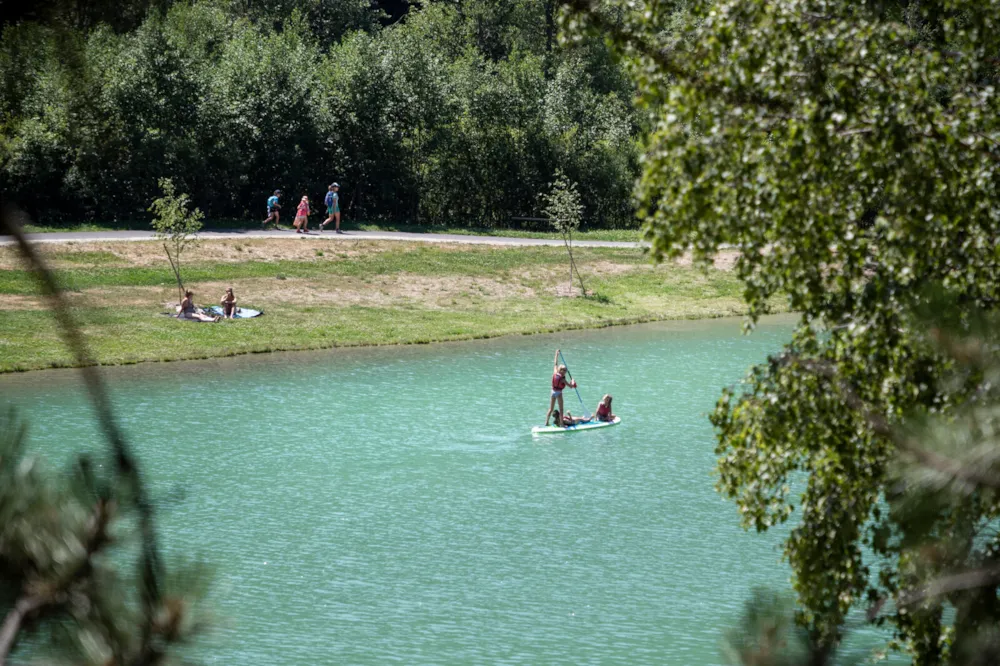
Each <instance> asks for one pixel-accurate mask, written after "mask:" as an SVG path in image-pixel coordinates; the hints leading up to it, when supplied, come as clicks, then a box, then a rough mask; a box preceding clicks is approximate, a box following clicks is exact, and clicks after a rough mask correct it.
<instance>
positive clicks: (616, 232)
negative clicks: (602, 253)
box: [25, 216, 640, 242]
mask: <svg viewBox="0 0 1000 666" xmlns="http://www.w3.org/2000/svg"><path fill="white" fill-rule="evenodd" d="M320 218H322V216H320ZM282 219H283V220H284V218H282ZM319 221H322V220H321V219H320V220H319ZM284 222H285V223H284V226H285V227H286V228H287V227H288V225H289V224H290V222H291V220H284ZM310 223H311V225H312V227H313V228H315V226H316V224H317V222H316V220H315V219H311V220H310ZM259 227H260V225H257V224H254V223H253V221H251V220H209V221H207V222H205V228H206V229H258V228H259ZM341 227H342V228H343V229H344V230H346V231H406V232H410V233H416V234H456V235H461V236H507V237H510V238H549V239H561V238H562V237H561V236H560V235H559V234H558V233H556V232H554V231H534V230H526V229H518V228H510V229H496V228H491V229H485V228H478V227H441V226H432V225H426V224H394V223H391V222H379V223H375V222H344V223H343V224H342V225H341ZM149 229H150V226H149V222H145V221H137V222H93V223H91V222H88V223H77V224H66V225H62V226H51V225H34V224H29V225H27V226H26V227H25V230H26V231H28V232H29V233H34V234H42V233H56V232H60V233H61V232H68V231H129V230H142V231H149ZM573 238H574V239H575V240H599V241H623V242H635V241H638V240H639V239H640V234H639V231H638V230H637V229H591V230H587V231H581V232H578V233H576V234H573Z"/></svg>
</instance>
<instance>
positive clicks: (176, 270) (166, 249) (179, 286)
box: [163, 243, 184, 304]
mask: <svg viewBox="0 0 1000 666" xmlns="http://www.w3.org/2000/svg"><path fill="white" fill-rule="evenodd" d="M163 251H164V252H166V253H167V261H169V262H170V269H171V270H172V271H173V272H174V277H175V278H176V279H177V291H178V293H180V296H181V297H180V300H179V301H177V303H178V304H180V302H181V301H183V300H184V283H183V282H181V261H180V257H178V258H177V263H176V264H175V263H174V258H173V257H172V256H170V248H169V247H167V244H166V243H164V244H163Z"/></svg>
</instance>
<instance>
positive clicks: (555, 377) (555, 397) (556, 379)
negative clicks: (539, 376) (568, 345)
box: [545, 349, 576, 425]
mask: <svg viewBox="0 0 1000 666" xmlns="http://www.w3.org/2000/svg"><path fill="white" fill-rule="evenodd" d="M567 386H569V387H570V388H576V382H575V381H572V380H570V381H569V382H568V383H567V382H566V366H565V365H560V364H559V350H558V349H557V350H556V360H555V366H554V367H553V369H552V395H551V396H550V397H549V411H548V413H547V414H546V415H545V425H548V424H549V418H551V417H552V410H553V409H554V408H555V406H556V402H557V401H558V402H559V412H560V413H562V412H563V399H562V392H563V389H564V388H566V387H567Z"/></svg>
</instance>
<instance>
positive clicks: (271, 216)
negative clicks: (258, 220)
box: [260, 190, 281, 229]
mask: <svg viewBox="0 0 1000 666" xmlns="http://www.w3.org/2000/svg"><path fill="white" fill-rule="evenodd" d="M280 198H281V190H275V191H274V194H272V195H271V196H269V197H268V198H267V219H266V220H264V223H263V224H262V225H260V226H261V228H264V227H266V226H267V223H268V222H270V221H271V220H274V228H275V229H279V228H280V227H279V226H278V222H280V221H281V214H280V213H279V211H280V210H281V206H280V205H279V204H278V199H280Z"/></svg>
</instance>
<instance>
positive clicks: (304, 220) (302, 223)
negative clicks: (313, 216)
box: [294, 197, 309, 234]
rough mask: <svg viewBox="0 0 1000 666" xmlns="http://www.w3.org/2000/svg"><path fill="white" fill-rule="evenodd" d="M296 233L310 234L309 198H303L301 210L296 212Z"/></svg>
mask: <svg viewBox="0 0 1000 666" xmlns="http://www.w3.org/2000/svg"><path fill="white" fill-rule="evenodd" d="M294 225H295V233H297V234H307V233H309V197H302V200H301V201H299V209H298V210H297V211H295V223H294Z"/></svg>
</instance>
